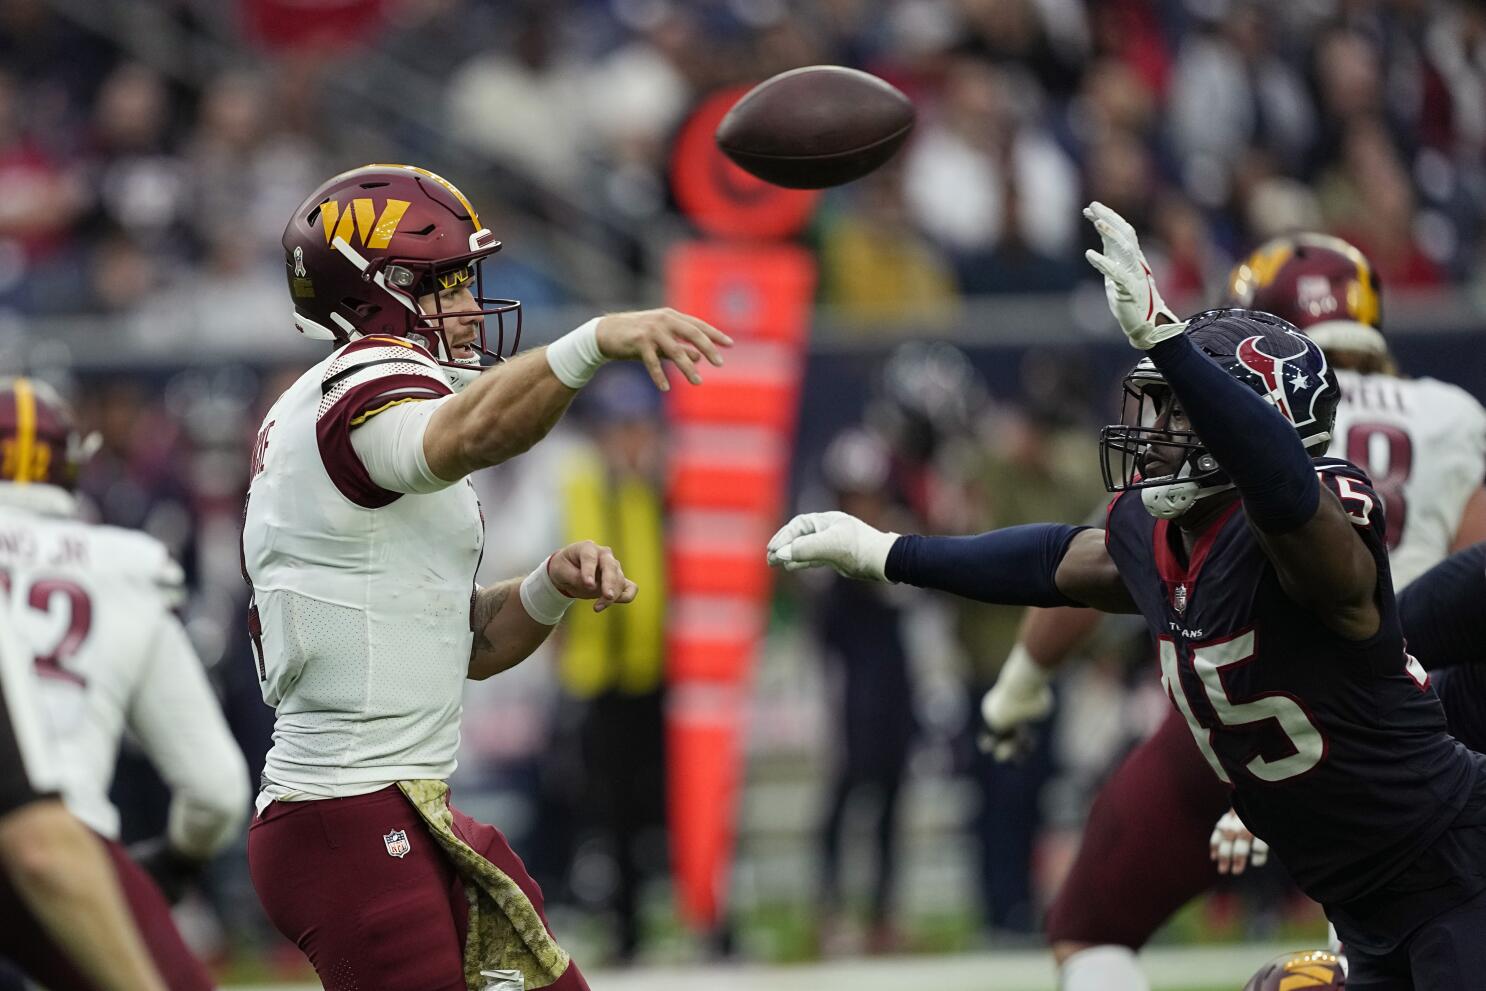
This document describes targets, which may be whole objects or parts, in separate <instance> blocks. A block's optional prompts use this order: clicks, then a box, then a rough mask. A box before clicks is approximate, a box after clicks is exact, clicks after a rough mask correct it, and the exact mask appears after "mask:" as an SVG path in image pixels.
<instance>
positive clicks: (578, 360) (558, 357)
mask: <svg viewBox="0 0 1486 991" xmlns="http://www.w3.org/2000/svg"><path fill="white" fill-rule="evenodd" d="M601 319H603V318H602V317H594V318H593V319H592V320H590V321H588V322H587V323H585V324H584V325H583V326H581V327H579V328H578V329H577V330H572V331H569V332H568V333H566V334H564V335H563V336H561V337H559V338H558V339H557V340H555V341H553V342H552V343H551V344H549V345H547V364H548V365H550V366H551V367H552V374H553V375H556V376H557V380H558V381H559V382H561V383H562V384H563V385H565V386H567V387H568V388H569V389H581V388H583V387H584V386H585V385H587V384H588V380H589V379H591V378H593V376H594V373H595V372H597V371H598V370H599V369H600V368H602V367H603V365H604V363H605V362H606V361H608V360H609V359H608V358H605V357H604V353H603V352H602V351H600V350H599V334H598V328H599V320H601Z"/></svg>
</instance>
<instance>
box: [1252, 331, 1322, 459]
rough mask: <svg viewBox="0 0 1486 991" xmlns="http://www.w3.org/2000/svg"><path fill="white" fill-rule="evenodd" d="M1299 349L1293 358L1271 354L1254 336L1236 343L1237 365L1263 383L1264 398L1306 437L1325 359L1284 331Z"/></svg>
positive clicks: (1315, 348) (1300, 337)
mask: <svg viewBox="0 0 1486 991" xmlns="http://www.w3.org/2000/svg"><path fill="white" fill-rule="evenodd" d="M1285 333H1286V334H1288V335H1289V336H1290V337H1292V338H1294V340H1295V343H1296V344H1298V345H1299V346H1300V349H1299V350H1298V351H1296V352H1294V353H1293V354H1285V355H1278V354H1270V353H1269V352H1268V351H1265V350H1264V349H1263V348H1262V347H1261V346H1260V345H1261V344H1263V343H1264V342H1265V340H1266V338H1264V337H1261V336H1258V335H1256V336H1254V337H1249V338H1245V339H1244V340H1243V341H1240V342H1239V345H1238V349H1237V351H1236V353H1235V356H1236V357H1237V358H1238V363H1239V364H1240V365H1242V366H1243V367H1244V368H1246V369H1247V370H1249V371H1250V372H1252V373H1253V374H1254V375H1256V376H1257V377H1258V378H1259V381H1260V382H1262V383H1264V393H1265V396H1264V398H1265V399H1266V400H1267V401H1268V402H1269V404H1270V405H1271V406H1273V407H1274V408H1275V409H1277V410H1279V411H1280V415H1281V416H1283V417H1284V418H1285V419H1287V420H1289V421H1290V422H1291V423H1292V424H1294V425H1295V429H1296V430H1298V431H1299V432H1300V435H1301V436H1302V437H1305V436H1306V435H1307V434H1309V433H1310V432H1311V431H1310V430H1309V429H1308V428H1310V427H1312V426H1313V425H1314V424H1315V423H1316V420H1317V417H1316V414H1315V405H1316V401H1317V400H1318V399H1320V398H1321V394H1322V393H1323V392H1324V391H1325V390H1324V388H1323V386H1324V385H1325V384H1326V371H1327V364H1326V355H1325V353H1324V352H1323V351H1322V350H1321V348H1320V347H1319V346H1317V344H1316V342H1315V341H1312V340H1311V339H1310V338H1308V337H1306V336H1305V335H1304V334H1301V333H1299V332H1297V331H1293V330H1290V331H1286V332H1285Z"/></svg>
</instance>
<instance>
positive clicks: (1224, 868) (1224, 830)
mask: <svg viewBox="0 0 1486 991" xmlns="http://www.w3.org/2000/svg"><path fill="white" fill-rule="evenodd" d="M1207 845H1208V855H1209V856H1210V857H1212V859H1213V862H1214V863H1216V864H1217V865H1218V873H1219V874H1242V873H1243V872H1244V869H1245V868H1246V867H1248V866H1249V864H1253V865H1254V866H1255V867H1263V866H1264V864H1265V862H1266V861H1267V860H1269V844H1268V843H1265V842H1264V841H1263V840H1261V839H1260V838H1259V837H1257V836H1255V835H1254V834H1253V833H1251V832H1249V827H1247V826H1245V825H1244V824H1243V820H1242V819H1240V818H1239V817H1238V813H1237V812H1234V811H1233V810H1232V809H1229V810H1228V811H1227V812H1224V813H1223V818H1221V819H1219V820H1218V824H1217V825H1216V826H1214V827H1213V834H1212V836H1210V837H1209V838H1208V841H1207Z"/></svg>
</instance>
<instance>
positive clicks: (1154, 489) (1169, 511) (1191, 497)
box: [1140, 482, 1199, 520]
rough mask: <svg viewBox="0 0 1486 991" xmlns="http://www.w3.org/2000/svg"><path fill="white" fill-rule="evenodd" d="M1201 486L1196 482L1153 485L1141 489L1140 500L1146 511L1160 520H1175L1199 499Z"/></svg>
mask: <svg viewBox="0 0 1486 991" xmlns="http://www.w3.org/2000/svg"><path fill="white" fill-rule="evenodd" d="M1198 488H1199V486H1198V485H1197V483H1196V482H1171V483H1169V484H1166V485H1152V486H1151V487H1150V488H1148V489H1141V490H1140V502H1141V505H1143V506H1145V511H1146V512H1147V513H1150V514H1151V515H1152V516H1154V517H1155V518H1156V519H1158V520H1174V519H1176V518H1177V517H1178V516H1180V515H1182V514H1183V513H1185V512H1186V511H1187V510H1189V509H1191V508H1192V504H1193V503H1194V502H1196V501H1197V493H1198Z"/></svg>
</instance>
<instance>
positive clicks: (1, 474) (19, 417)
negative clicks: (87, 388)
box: [0, 378, 100, 492]
mask: <svg viewBox="0 0 1486 991" xmlns="http://www.w3.org/2000/svg"><path fill="white" fill-rule="evenodd" d="M99 443H100V438H99V436H98V435H97V434H88V435H87V436H84V435H83V434H81V433H80V432H79V431H78V429H77V427H76V425H75V421H74V420H73V416H72V409H71V407H69V406H68V405H67V403H66V402H65V401H64V400H63V399H62V397H61V395H59V394H58V392H57V390H55V389H53V388H52V387H51V386H50V385H48V384H47V383H45V382H42V381H40V380H39V379H32V378H7V379H0V483H4V484H6V485H12V486H33V485H52V486H56V487H58V488H61V489H65V490H67V491H68V492H71V491H72V490H73V489H74V488H76V486H77V475H78V471H79V470H80V469H81V468H82V466H83V465H84V464H85V463H86V462H87V460H88V458H90V457H92V455H93V453H94V452H95V451H97V450H98V445H99Z"/></svg>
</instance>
